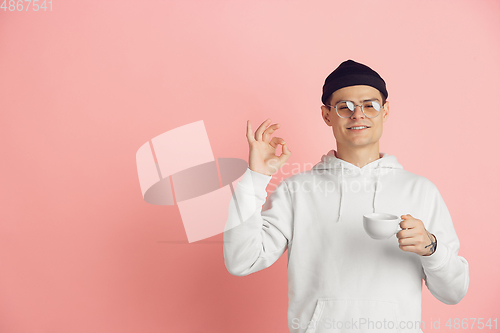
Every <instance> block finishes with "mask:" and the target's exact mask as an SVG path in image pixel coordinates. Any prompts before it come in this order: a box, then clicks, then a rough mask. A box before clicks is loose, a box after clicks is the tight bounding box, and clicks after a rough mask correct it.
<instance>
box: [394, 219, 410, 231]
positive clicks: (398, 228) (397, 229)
mask: <svg viewBox="0 0 500 333" xmlns="http://www.w3.org/2000/svg"><path fill="white" fill-rule="evenodd" d="M403 221H404V220H403V219H401V218H400V219H399V222H398V226H397V227H396V231H394V235H395V234H397V233H398V232H400V231H401V230H408V228H404V229H402V228H401V227H400V226H399V223H401V222H403Z"/></svg>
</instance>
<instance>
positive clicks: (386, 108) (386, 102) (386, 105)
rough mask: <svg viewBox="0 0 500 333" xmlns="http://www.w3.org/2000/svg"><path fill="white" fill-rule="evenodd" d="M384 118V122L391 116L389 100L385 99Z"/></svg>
mask: <svg viewBox="0 0 500 333" xmlns="http://www.w3.org/2000/svg"><path fill="white" fill-rule="evenodd" d="M382 118H383V119H382V122H384V123H385V121H386V120H387V118H389V101H385V104H384V110H383V113H382Z"/></svg>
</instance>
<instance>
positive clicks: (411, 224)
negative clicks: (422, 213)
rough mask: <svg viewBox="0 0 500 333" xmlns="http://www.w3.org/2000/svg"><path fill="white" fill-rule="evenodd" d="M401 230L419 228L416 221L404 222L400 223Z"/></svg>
mask: <svg viewBox="0 0 500 333" xmlns="http://www.w3.org/2000/svg"><path fill="white" fill-rule="evenodd" d="M399 226H400V227H401V229H413V228H415V227H416V226H417V223H416V220H404V221H401V222H399Z"/></svg>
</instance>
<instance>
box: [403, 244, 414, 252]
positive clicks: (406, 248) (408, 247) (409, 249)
mask: <svg viewBox="0 0 500 333" xmlns="http://www.w3.org/2000/svg"><path fill="white" fill-rule="evenodd" d="M399 248H400V249H401V250H403V251H405V252H416V251H417V247H416V246H415V245H399Z"/></svg>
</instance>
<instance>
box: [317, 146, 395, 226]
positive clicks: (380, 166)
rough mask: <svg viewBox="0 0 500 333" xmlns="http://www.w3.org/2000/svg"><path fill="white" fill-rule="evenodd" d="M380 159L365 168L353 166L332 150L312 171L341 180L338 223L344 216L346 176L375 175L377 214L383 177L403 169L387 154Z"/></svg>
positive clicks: (374, 210) (374, 203) (374, 199)
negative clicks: (327, 174) (326, 173)
mask: <svg viewBox="0 0 500 333" xmlns="http://www.w3.org/2000/svg"><path fill="white" fill-rule="evenodd" d="M379 156H380V158H378V159H376V160H375V161H372V162H370V163H368V164H366V165H364V166H363V167H361V168H360V167H358V166H356V165H354V164H351V163H349V162H347V161H344V160H342V159H340V158H337V151H336V150H335V149H332V150H330V151H329V152H328V153H327V154H326V155H323V156H322V157H321V162H319V163H317V164H316V165H315V166H314V167H313V168H312V170H316V171H319V170H328V172H331V173H332V174H334V175H337V178H338V179H339V188H340V198H339V200H340V202H339V212H338V216H337V220H336V222H340V218H341V216H342V202H343V200H344V195H343V192H344V185H345V182H344V177H345V176H348V177H349V176H358V175H361V176H364V177H370V176H372V175H375V176H376V177H377V180H376V181H375V191H374V194H373V204H372V206H373V212H374V213H375V212H376V202H377V190H378V184H379V181H380V178H381V176H383V175H387V174H389V173H390V172H391V171H394V170H397V169H400V170H402V169H403V166H402V165H401V164H399V163H398V161H397V159H396V156H394V155H388V154H386V153H382V152H380V153H379Z"/></svg>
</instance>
